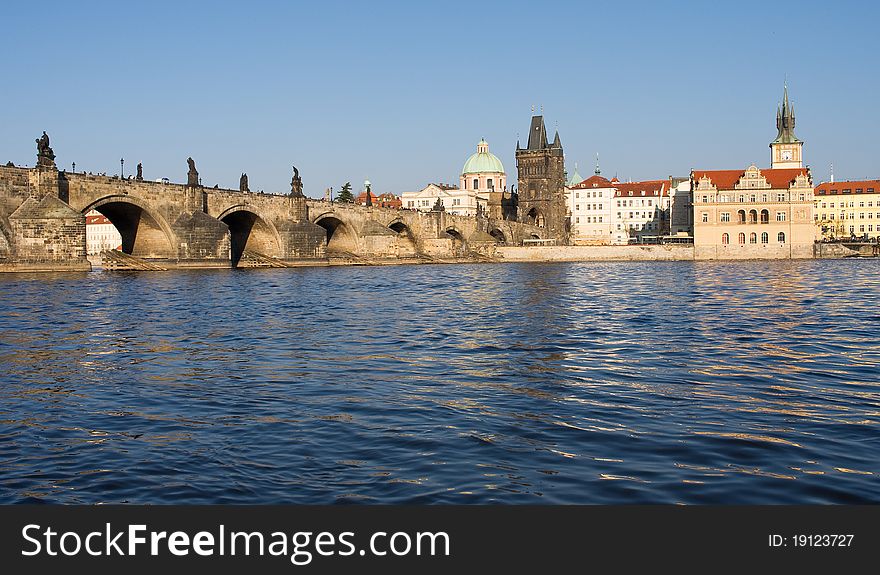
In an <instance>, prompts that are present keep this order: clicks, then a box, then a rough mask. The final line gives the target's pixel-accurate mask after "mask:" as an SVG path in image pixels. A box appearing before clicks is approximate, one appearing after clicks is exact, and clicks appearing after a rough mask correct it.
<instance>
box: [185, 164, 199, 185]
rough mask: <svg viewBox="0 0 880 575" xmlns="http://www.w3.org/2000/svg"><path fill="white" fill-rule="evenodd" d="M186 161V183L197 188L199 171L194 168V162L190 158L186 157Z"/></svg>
mask: <svg viewBox="0 0 880 575" xmlns="http://www.w3.org/2000/svg"><path fill="white" fill-rule="evenodd" d="M186 163H187V164H188V165H189V171H188V172H187V173H186V185H187V186H189V187H191V188H197V187H199V172H198V171H197V170H196V163H195V161H193V159H192V158H187V159H186Z"/></svg>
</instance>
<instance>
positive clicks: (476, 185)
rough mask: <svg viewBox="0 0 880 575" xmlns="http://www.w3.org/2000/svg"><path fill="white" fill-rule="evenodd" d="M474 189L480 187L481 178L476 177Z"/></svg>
mask: <svg viewBox="0 0 880 575" xmlns="http://www.w3.org/2000/svg"><path fill="white" fill-rule="evenodd" d="M474 189H475V190H479V189H480V180H478V179H477V178H474Z"/></svg>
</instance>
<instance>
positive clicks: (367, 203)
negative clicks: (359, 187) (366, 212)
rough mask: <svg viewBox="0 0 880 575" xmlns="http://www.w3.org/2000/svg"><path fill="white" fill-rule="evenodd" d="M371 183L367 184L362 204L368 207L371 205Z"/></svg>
mask: <svg viewBox="0 0 880 575" xmlns="http://www.w3.org/2000/svg"><path fill="white" fill-rule="evenodd" d="M370 187H372V186H371V184H367V199H366V200H364V205H365V206H367V207H368V208H369V207H370V206H372V205H373V192H372V191H370Z"/></svg>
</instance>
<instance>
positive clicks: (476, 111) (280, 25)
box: [0, 0, 880, 196]
mask: <svg viewBox="0 0 880 575" xmlns="http://www.w3.org/2000/svg"><path fill="white" fill-rule="evenodd" d="M878 16H880V8H878V5H877V4H876V3H874V2H868V1H861V2H851V1H836V2H834V1H830V0H829V1H827V2H821V3H820V2H807V1H798V2H792V1H789V2H766V1H762V2H745V1H737V2H726V3H714V2H662V1H657V2H637V1H630V2H602V3H597V2H561V1H552V0H544V1H541V2H536V1H534V0H532V1H528V2H516V1H510V2H491V1H488V0H484V1H469V2H457V1H451V0H445V1H443V2H432V3H428V2H415V1H409V2H385V1H382V0H374V1H372V2H353V1H352V2H336V1H331V0H323V1H310V2H302V3H294V2H261V1H257V0H254V1H250V2H242V3H238V4H237V5H233V4H231V3H230V4H227V3H220V2H216V3H215V2H205V3H196V2H186V3H182V2H181V3H178V2H168V3H165V2H158V1H157V2H150V3H126V2H118V1H117V2H83V3H74V2H59V3H57V4H53V3H51V2H45V1H41V2H16V3H10V4H7V5H4V7H3V10H2V22H3V24H2V27H0V30H2V32H0V54H2V65H3V73H2V76H0V77H2V80H0V81H2V89H0V117H2V131H0V133H2V138H0V161H2V162H3V163H5V162H6V161H8V160H12V161H13V162H15V163H16V164H18V165H21V164H27V165H33V164H34V162H35V154H36V146H35V144H34V139H35V138H37V137H38V136H39V135H40V133H41V132H42V130H46V131H48V133H49V135H50V137H51V138H52V147H53V148H54V150H55V153H56V155H57V163H58V165H59V167H63V168H68V169H69V168H70V164H71V162H73V161H75V162H76V164H77V169H78V170H89V171H92V172H107V173H108V174H115V173H118V171H119V159H120V158H125V171H126V173H132V172H133V170H134V167H135V165H136V164H137V162H139V161H140V162H143V164H144V176H145V177H146V178H148V179H155V178H159V177H168V178H170V179H171V180H172V181H178V182H182V181H185V180H186V170H187V166H186V157H187V156H192V157H193V158H194V159H195V160H196V165H197V167H198V170H199V172H200V174H201V176H202V181H203V184H205V185H207V186H213V185H214V184H219V185H220V186H221V187H232V188H237V186H238V178H239V175H240V174H241V172H247V173H248V176H249V179H250V186H251V189H252V190H260V189H263V190H265V191H267V192H268V191H275V192H287V191H289V182H290V176H291V168H290V166H291V165H292V164H295V165H296V166H297V167H298V168H299V170H300V172H301V175H302V177H303V182H304V185H305V191H306V194H307V195H311V196H320V195H321V194H322V193H323V190H324V188H326V187H327V186H333V187H334V189H335V190H338V189H339V187H340V186H341V185H342V184H343V183H345V182H346V181H351V182H352V184H353V187H354V189H355V190H359V189H361V183H362V182H363V180H364V178H369V179H370V180H371V181H372V182H373V190H374V191H376V192H386V191H391V192H395V193H398V194H399V193H401V192H404V191H410V190H417V189H420V188H421V187H423V186H424V185H426V184H427V183H429V182H453V183H456V184H457V183H458V176H459V172H460V170H461V167H462V165H463V164H464V161H465V160H466V159H467V157H468V156H469V155H470V154H471V153H473V152H474V151H476V144H477V142H478V141H479V139H480V138H481V137H483V138H486V140H487V141H488V142H489V145H490V150H491V151H492V152H493V153H495V154H496V155H498V157H499V158H501V160H502V161H503V163H504V166H505V168H506V169H507V173H508V177H509V178H510V180H511V182H515V178H516V166H515V163H514V149H515V146H516V141H517V137H518V136H519V137H520V138H523V139H525V137H526V136H525V135H526V133H527V132H528V127H529V118H530V115H531V107H532V106H533V105H534V106H538V107H540V106H543V110H544V116H545V119H546V122H547V128H548V131H549V132H550V134H551V137H552V133H553V130H554V129H556V128H557V127H558V129H559V133H560V137H561V139H562V144H563V146H564V148H565V154H566V166H567V168H568V170H569V172H571V171H572V170H573V168H574V163H575V162H578V167H579V171H580V173H581V174H582V175H584V176H588V175H590V173H591V172H592V169H593V163H594V161H595V154H596V152H598V153H599V154H600V162H601V167H602V171H603V174H604V175H607V176H609V177H610V176H612V175H617V176H618V177H619V178H621V179H624V180H625V179H633V180H636V179H652V178H663V177H666V176H669V175H687V173H688V172H689V170H690V169H691V168H694V167H696V168H707V169H713V168H717V169H721V168H740V167H742V168H744V167H746V166H747V165H748V164H750V163H752V162H755V163H757V164H758V166H759V167H766V166H767V165H769V154H770V152H769V148H768V144H769V142H770V141H771V140H772V139H773V138H774V137H775V136H776V130H775V114H776V106H777V104H778V103H779V101H780V100H781V98H782V87H783V82H784V81H786V79H787V82H788V86H789V92H790V95H791V98H792V101H793V103H794V108H795V112H796V115H797V127H796V133H797V135H798V137H799V138H800V139H802V140H804V141H805V142H806V143H805V149H804V156H805V161H806V163H807V164H809V165H810V166H811V168H812V170H813V177H814V180H815V182H816V183H818V182H819V181H823V180H827V179H828V175H829V165H830V164H831V163H832V162H833V163H834V172H835V178H836V179H838V180H839V179H844V178H864V177H874V178H877V177H880V165H878V158H880V153H878V152H880V149H878V143H877V134H878V133H880V112H878V109H880V103H878V93H880V75H878V73H877V72H878V70H880V62H878V60H880V46H878V36H877V32H876V30H877V21H878Z"/></svg>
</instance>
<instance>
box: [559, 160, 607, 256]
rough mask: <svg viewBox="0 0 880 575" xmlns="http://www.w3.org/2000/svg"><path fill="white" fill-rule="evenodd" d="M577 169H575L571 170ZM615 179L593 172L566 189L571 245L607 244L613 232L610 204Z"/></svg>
mask: <svg viewBox="0 0 880 575" xmlns="http://www.w3.org/2000/svg"><path fill="white" fill-rule="evenodd" d="M575 171H577V170H575ZM615 185H616V183H615V182H613V181H609V180H607V179H605V178H603V177H602V176H600V175H599V174H598V170H597V173H596V174H595V175H593V176H590V177H589V178H587V179H586V180H584V181H582V182H580V183H577V184H574V185H572V186H571V187H569V188H567V189H566V196H567V199H568V210H569V212H570V213H571V241H572V243H574V244H575V245H589V244H602V245H605V244H610V243H612V240H613V238H614V236H613V233H612V232H613V221H612V217H611V204H612V200H613V198H614V192H615V187H614V186H615Z"/></svg>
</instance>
